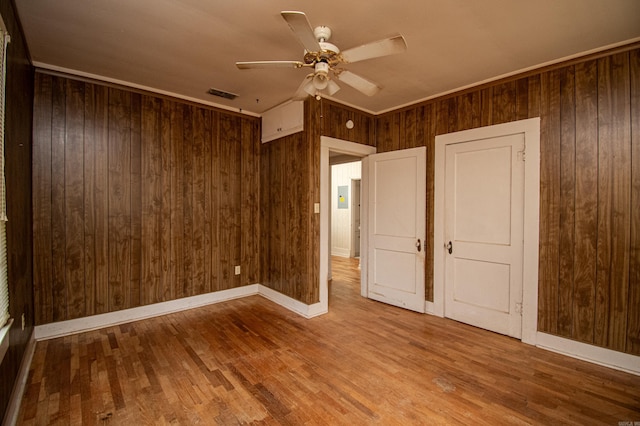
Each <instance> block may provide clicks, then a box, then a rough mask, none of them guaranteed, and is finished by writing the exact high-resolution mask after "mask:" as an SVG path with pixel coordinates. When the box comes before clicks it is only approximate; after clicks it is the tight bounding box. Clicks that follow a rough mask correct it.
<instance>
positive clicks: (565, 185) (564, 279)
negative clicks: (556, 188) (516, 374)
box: [558, 67, 576, 337]
mask: <svg viewBox="0 0 640 426" xmlns="http://www.w3.org/2000/svg"><path fill="white" fill-rule="evenodd" d="M559 78H560V206H559V214H560V242H559V243H560V248H559V250H560V252H559V255H560V260H559V262H560V269H559V277H558V334H559V335H561V336H565V337H572V331H573V297H574V263H575V259H574V255H575V252H574V245H575V235H574V229H575V203H576V200H575V196H576V191H575V187H576V134H575V131H576V122H575V121H576V120H575V110H576V106H575V77H574V69H573V67H566V68H562V69H560V70H559Z"/></svg>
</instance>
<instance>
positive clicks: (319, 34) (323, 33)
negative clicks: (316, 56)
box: [313, 25, 331, 43]
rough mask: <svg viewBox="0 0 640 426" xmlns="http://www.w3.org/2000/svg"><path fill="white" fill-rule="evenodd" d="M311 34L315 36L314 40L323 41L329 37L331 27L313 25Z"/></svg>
mask: <svg viewBox="0 0 640 426" xmlns="http://www.w3.org/2000/svg"><path fill="white" fill-rule="evenodd" d="M313 35H314V36H316V40H318V42H320V43H322V42H325V41H327V40H329V39H330V38H331V28H329V27H325V26H324V25H321V26H319V27H315V29H314V30H313Z"/></svg>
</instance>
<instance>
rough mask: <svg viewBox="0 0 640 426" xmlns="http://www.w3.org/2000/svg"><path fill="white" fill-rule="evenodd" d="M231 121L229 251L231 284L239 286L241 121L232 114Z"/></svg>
mask: <svg viewBox="0 0 640 426" xmlns="http://www.w3.org/2000/svg"><path fill="white" fill-rule="evenodd" d="M231 123H232V127H231V128H232V129H233V132H232V138H231V139H229V142H228V143H229V147H230V149H231V151H230V162H229V165H230V166H231V167H230V176H229V179H230V180H229V217H230V219H231V221H230V230H231V246H230V251H231V253H232V258H231V265H230V266H231V268H230V273H231V277H232V279H231V286H232V287H234V288H235V287H239V286H240V285H241V275H236V274H235V271H234V269H235V266H236V265H241V247H240V245H241V242H242V233H241V228H240V227H241V223H242V217H241V208H242V205H241V199H242V193H241V189H240V188H241V179H242V176H241V174H240V173H241V168H240V162H241V161H242V157H241V153H242V146H241V142H242V138H241V133H242V121H241V118H240V117H238V116H234V117H233V120H232V121H231Z"/></svg>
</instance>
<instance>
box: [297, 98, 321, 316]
mask: <svg viewBox="0 0 640 426" xmlns="http://www.w3.org/2000/svg"><path fill="white" fill-rule="evenodd" d="M305 107H306V112H307V114H308V116H307V123H308V124H309V126H308V128H309V129H311V131H310V132H309V133H308V134H307V137H308V138H312V139H307V146H308V154H307V160H308V166H307V167H308V172H307V176H308V179H309V180H308V182H309V183H308V185H309V195H308V197H307V198H306V199H305V200H304V201H305V202H306V203H307V204H306V205H304V206H302V212H303V214H305V212H306V216H307V218H308V225H307V226H308V231H307V232H308V247H309V249H308V251H307V256H308V260H307V264H308V265H309V277H308V279H307V283H308V284H306V285H305V287H306V289H307V291H306V295H305V298H304V300H305V301H306V303H307V304H312V303H316V302H318V301H319V300H320V299H319V297H320V215H318V214H316V213H315V211H314V203H320V145H321V143H320V137H319V133H318V130H317V129H319V128H320V126H319V123H318V122H317V118H316V117H317V114H315V113H314V108H313V106H312V103H309V104H306V105H305Z"/></svg>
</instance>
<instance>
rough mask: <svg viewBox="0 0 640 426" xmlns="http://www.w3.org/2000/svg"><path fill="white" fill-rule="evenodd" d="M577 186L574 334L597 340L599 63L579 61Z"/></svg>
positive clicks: (577, 78) (585, 338)
mask: <svg viewBox="0 0 640 426" xmlns="http://www.w3.org/2000/svg"><path fill="white" fill-rule="evenodd" d="M575 79H576V126H575V128H576V188H575V199H576V204H575V236H576V237H575V247H574V252H575V264H574V271H575V272H574V295H573V305H574V307H573V311H574V312H573V317H574V321H573V333H572V334H573V337H574V338H576V339H578V340H580V341H582V342H587V343H593V330H594V329H593V325H594V319H595V289H596V247H597V229H598V228H597V226H598V191H597V188H598V78H597V63H596V62H595V61H590V62H583V63H580V64H577V65H576V69H575Z"/></svg>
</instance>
